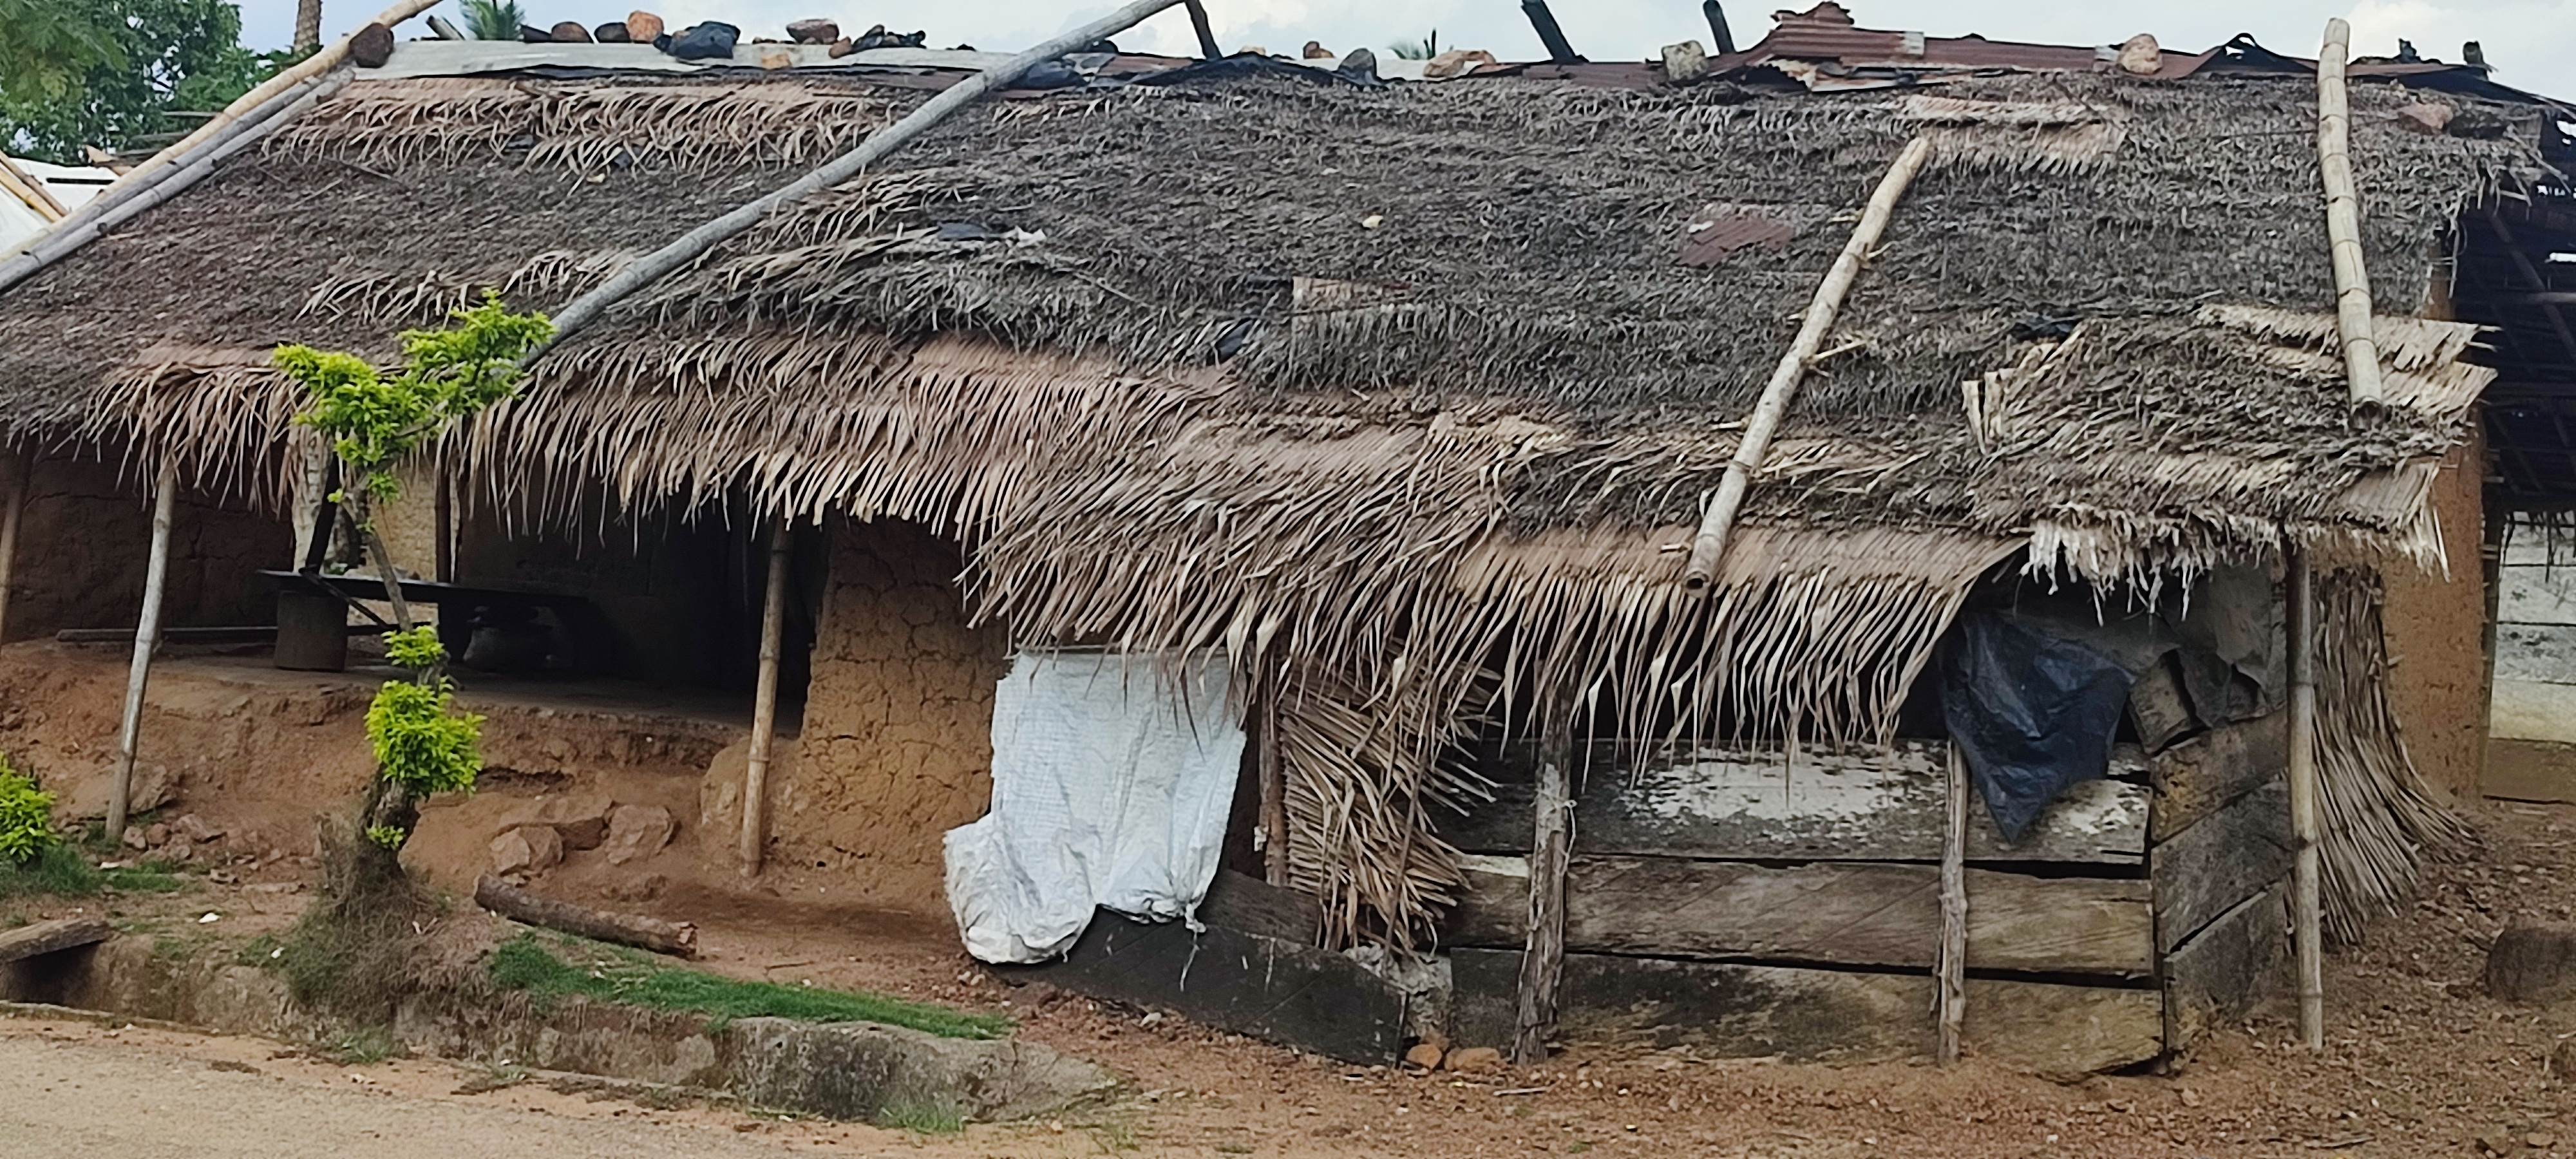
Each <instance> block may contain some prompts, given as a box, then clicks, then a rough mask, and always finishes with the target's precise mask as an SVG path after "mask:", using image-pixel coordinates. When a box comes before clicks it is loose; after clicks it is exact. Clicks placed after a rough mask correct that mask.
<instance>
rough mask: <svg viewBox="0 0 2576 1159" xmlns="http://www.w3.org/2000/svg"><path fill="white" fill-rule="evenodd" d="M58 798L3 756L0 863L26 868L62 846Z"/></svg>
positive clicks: (0, 803) (0, 794) (0, 792)
mask: <svg viewBox="0 0 2576 1159" xmlns="http://www.w3.org/2000/svg"><path fill="white" fill-rule="evenodd" d="M61 841H62V839H61V838H60V837H58V836H56V835H55V833H54V795H53V794H52V793H48V792H46V791H44V790H43V789H40V788H37V787H36V782H35V781H34V780H33V779H31V778H29V777H28V776H27V775H26V774H25V773H21V772H19V771H18V770H17V769H15V768H12V767H10V765H9V761H8V759H7V758H6V757H0V861H7V862H9V863H10V864H12V865H25V864H28V863H29V862H32V861H34V860H36V859H37V858H38V857H40V856H42V855H43V854H44V853H45V851H46V850H49V849H52V848H53V847H54V846H56V845H58V844H60V843H61Z"/></svg>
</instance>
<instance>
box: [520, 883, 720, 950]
mask: <svg viewBox="0 0 2576 1159" xmlns="http://www.w3.org/2000/svg"><path fill="white" fill-rule="evenodd" d="M474 904H476V905H479V906H482V907H483V908H485V909H487V910H490V911H492V912H493V913H496V914H499V915H501V916H502V917H505V918H509V919H510V920H512V921H516V922H525V923H527V924H529V925H532V926H543V927H545V928H547V929H550V930H562V931H563V932H565V933H567V934H576V935H579V936H581V937H585V938H591V939H594V940H597V941H602V942H615V943H617V944H618V945H621V946H634V947H635V948H637V949H642V950H651V951H653V952H654V953H657V954H671V955H674V956H676V957H682V958H689V957H695V956H697V952H698V927H697V926H696V925H695V924H693V923H690V922H666V921H663V920H662V919H660V918H650V917H645V916H643V915H642V914H621V913H611V912H609V911H607V910H595V909H591V908H590V907H588V906H580V905H574V904H573V903H571V902H568V901H559V900H557V899H555V898H550V897H539V896H537V895H536V894H533V893H529V892H528V891H526V890H524V889H521V888H519V887H518V886H515V885H512V884H510V883H509V882H506V881H503V880H501V879H500V878H497V877H494V876H492V875H491V874H488V873H487V874H484V875H483V876H482V877H480V878H477V879H476V880H475V882H474Z"/></svg>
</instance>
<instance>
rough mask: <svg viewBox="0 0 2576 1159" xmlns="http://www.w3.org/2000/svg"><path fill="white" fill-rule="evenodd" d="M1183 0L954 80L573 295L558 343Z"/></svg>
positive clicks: (1162, 1) (1136, 11)
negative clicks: (773, 216)
mask: <svg viewBox="0 0 2576 1159" xmlns="http://www.w3.org/2000/svg"><path fill="white" fill-rule="evenodd" d="M1181 2H1182V0H1136V2H1135V3H1133V4H1129V5H1128V6H1126V7H1124V8H1121V9H1119V10H1118V11H1116V12H1112V13H1110V14H1109V15H1107V16H1104V17H1101V18H1100V19H1098V20H1094V21H1092V22H1091V23H1089V24H1085V25H1083V26H1082V27H1080V28H1076V29H1074V30H1073V31H1071V32H1067V33H1065V34H1063V35H1061V36H1058V37H1056V38H1055V39H1053V40H1049V41H1047V42H1046V43H1044V44H1041V45H1038V46H1037V47H1036V48H1032V49H1030V50H1028V51H1026V52H1023V53H1021V54H1019V55H1018V56H1014V57H1012V58H1011V59H1009V60H1006V61H1003V62H1002V63H1000V64H997V65H994V66H993V67H991V68H988V69H985V70H984V71H982V72H979V73H976V74H975V75H973V76H970V77H967V78H966V79H965V80H962V81H959V82H957V83H956V84H953V85H950V86H948V87H947V88H946V89H944V90H942V91H941V92H940V93H939V95H938V96H935V97H932V98H930V99H929V100H927V101H924V102H922V105H921V107H920V108H917V109H914V110H913V111H912V112H911V113H909V114H907V115H905V117H904V118H903V119H902V120H900V121H896V122H895V123H893V124H891V125H888V126H886V127H885V128H883V129H880V130H878V131H877V132H876V133H875V134H874V135H872V136H870V137H869V138H868V139H867V140H865V141H862V142H860V143H859V146H858V147H857V148H855V149H852V150H850V151H849V152H847V153H844V154H842V155H840V156H839V157H835V158H833V159H832V160H831V161H829V162H827V163H825V164H824V165H823V167H822V168H819V169H816V170H814V171H813V172H811V173H808V174H806V175H804V176H803V177H799V178H797V179H796V180H794V181H791V182H789V183H787V184H786V185H784V186H781V187H779V188H777V189H774V190H771V191H770V192H769V193H767V194H764V195H762V196H760V197H757V198H754V199H753V200H751V201H748V202H745V203H743V204H742V205H740V206H738V207H736V208H735V209H734V210H733V211H732V212H729V213H726V214H725V215H724V216H722V217H718V218H716V219H714V220H712V221H709V222H707V223H706V224H704V225H700V226H699V227H697V228H696V229H692V230H690V231H689V232H687V233H685V234H682V235H680V238H679V239H678V240H676V241H673V242H672V243H670V244H669V245H666V246H663V247H662V248H660V249H658V250H655V251H653V252H652V253H649V254H646V255H644V256H643V257H642V258H639V259H637V260H636V261H635V263H634V264H632V265H629V266H627V267H626V268H625V269H623V270H620V271H618V273H617V276H615V277H613V278H610V279H608V280H607V281H606V282H603V283H601V284H600V285H599V287H598V288H596V289H593V290H592V291H590V292H589V293H587V294H583V295H582V296H580V297H578V298H575V299H573V300H572V302H571V303H570V304H568V305H566V306H565V307H564V308H563V309H561V310H558V311H556V312H555V316H554V324H555V339H554V340H555V342H561V341H563V340H564V339H565V338H567V337H570V336H571V335H572V334H573V332H575V331H577V330H580V329H581V328H582V327H584V326H587V325H589V324H590V323H592V322H594V321H596V320H598V318H599V316H600V315H601V314H603V313H605V312H607V310H608V309H609V307H611V306H615V305H616V304H617V303H619V302H621V301H623V300H625V299H626V297H627V296H628V295H631V294H633V293H635V292H636V291H638V290H641V289H643V288H644V287H646V286H649V285H652V284H653V283H654V282H657V281H660V280H661V279H662V278H663V277H664V276H666V275H668V274H670V273H671V272H672V271H675V270H678V269H679V268H681V267H683V266H686V265H688V264H689V263H691V262H694V261H696V260H698V258H699V257H701V256H703V255H704V254H705V253H706V252H707V251H708V250H711V249H714V248H715V247H716V246H718V245H721V244H723V243H724V242H725V241H726V240H727V239H729V238H731V237H733V236H735V235H736V234H739V233H741V232H743V231H744V230H747V229H750V228H751V227H752V226H754V225H757V224H759V223H760V220H761V219H762V218H763V217H765V216H767V215H768V214H769V212H770V211H771V210H774V209H777V208H779V207H781V206H785V205H791V204H794V203H795V202H798V201H801V200H804V199H805V198H807V197H811V196H813V195H814V194H816V193H819V192H822V191H823V190H825V189H829V188H831V187H833V186H835V185H839V184H841V183H842V182H844V181H848V180H850V179H851V178H853V177H856V176H858V175H859V174H861V173H863V172H865V171H866V170H867V168H868V166H871V165H874V164H876V163H877V162H879V161H882V160H884V159H885V158H886V157H888V156H890V155H892V154H893V153H894V152H895V151H896V150H898V149H901V148H903V147H904V146H905V145H908V144H911V143H912V141H913V139H914V138H917V137H919V136H921V135H922V134H923V133H926V132H929V131H930V130H931V128H932V127H934V126H936V125H938V124H939V122H941V121H942V120H945V119H947V117H948V115H949V114H951V113H954V112H956V111H957V110H959V109H962V108H964V107H966V106H967V105H969V104H972V103H974V101H975V99H976V98H978V97H981V96H983V95H984V94H985V93H988V92H991V91H993V90H994V89H997V88H1002V87H1004V86H1007V85H1009V84H1010V83H1011V82H1013V81H1016V80H1018V79H1020V77H1022V76H1023V75H1026V74H1027V72H1028V71H1029V70H1030V69H1032V68H1036V67H1037V66H1038V65H1041V64H1044V63H1046V62H1047V61H1050V60H1054V59H1055V58H1057V57H1059V56H1063V55H1064V54H1066V53H1068V52H1073V51H1075V50H1077V49H1080V48H1082V47H1084V46H1086V45H1089V44H1093V43H1096V42H1098V41H1101V40H1105V39H1107V38H1109V37H1112V36H1116V35H1117V34H1119V33H1121V32H1125V31H1127V30H1128V29H1130V28H1133V27H1135V26H1136V25H1138V24H1140V23H1142V22H1144V20H1145V18H1147V17H1149V16H1152V15H1154V14H1155V13H1157V12H1161V11H1162V10H1164V9H1166V8H1169V7H1172V6H1173V5H1175V4H1179V3H1181ZM552 345H553V344H552V343H549V344H548V345H547V346H546V347H540V348H539V349H538V350H537V351H536V352H534V353H532V354H530V355H529V356H528V357H527V359H525V360H523V361H526V362H532V361H535V360H536V359H538V358H541V357H544V355H545V352H546V350H547V349H551V348H552Z"/></svg>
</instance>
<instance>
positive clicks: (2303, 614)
mask: <svg viewBox="0 0 2576 1159" xmlns="http://www.w3.org/2000/svg"><path fill="white" fill-rule="evenodd" d="M2316 607H2317V601H2316V581H2315V576H2314V573H2313V572H2312V571H2311V570H2310V568H2309V564H2308V553H2307V552H2305V551H2303V550H2300V549H2297V548H2292V549H2291V551H2290V615H2289V621H2290V833H2291V835H2292V837H2293V838H2294V839H2295V840H2296V843H2297V845H2298V854H2297V860H2296V861H2294V862H2293V863H2292V869H2291V890H2292V893H2293V901H2292V910H2293V913H2292V918H2293V919H2294V922H2295V925H2296V929H2295V932H2294V934H2293V936H2294V938H2295V940H2296V943H2297V947H2298V968H2299V1037H2300V1039H2301V1040H2302V1041H2304V1042H2306V1043H2307V1044H2308V1047H2309V1048H2310V1049H2312V1050H2313V1049H2321V1048H2323V1047H2324V1046H2325V1044H2326V1015H2325V1001H2326V998H2325V995H2326V984H2325V942H2324V940H2323V939H2324V936H2325V932H2324V920H2323V917H2324V903H2323V893H2322V892H2321V887H2320V885H2319V881H2318V876H2317V872H2318V867H2317V855H2318V850H2317V840H2318V828H2317V798H2318V792H2317V656H2316V637H2317V632H2316V622H2315V621H2316Z"/></svg>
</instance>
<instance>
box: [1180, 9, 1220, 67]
mask: <svg viewBox="0 0 2576 1159" xmlns="http://www.w3.org/2000/svg"><path fill="white" fill-rule="evenodd" d="M1183 2H1184V3H1186V4H1187V5H1189V9H1190V31H1192V32H1195V33H1197V34H1198V37H1199V55H1200V56H1202V57H1205V58H1207V59H1209V60H1215V59H1217V58H1219V57H1222V56H1224V55H1225V52H1224V50H1222V49H1220V48H1218V47H1217V46H1216V30H1215V29H1213V28H1211V27H1209V26H1208V14H1207V6H1206V5H1204V4H1201V3H1199V0H1183Z"/></svg>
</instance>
